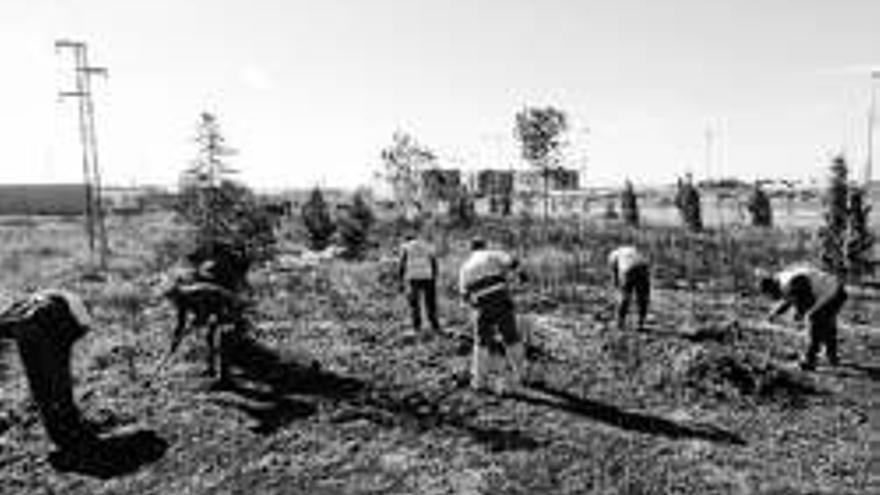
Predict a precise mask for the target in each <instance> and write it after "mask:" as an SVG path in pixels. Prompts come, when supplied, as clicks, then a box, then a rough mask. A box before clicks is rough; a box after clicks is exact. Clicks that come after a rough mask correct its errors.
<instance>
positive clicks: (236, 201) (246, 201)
mask: <svg viewBox="0 0 880 495" xmlns="http://www.w3.org/2000/svg"><path fill="white" fill-rule="evenodd" d="M176 211H177V213H178V214H179V215H180V216H181V217H183V219H184V220H185V221H186V222H187V223H190V224H192V225H193V226H194V227H195V229H196V242H195V244H196V249H200V248H204V247H206V246H213V245H215V244H218V243H220V244H229V245H231V246H234V247H235V248H236V249H238V250H240V251H242V252H243V254H244V255H245V257H246V258H247V259H248V260H249V261H251V262H263V261H266V260H269V259H271V258H272V257H273V256H274V254H275V246H276V238H275V223H274V219H273V217H272V215H271V214H270V213H269V212H267V211H266V209H265V208H262V207H260V205H259V202H258V201H257V198H256V196H255V195H254V194H253V192H252V191H251V190H250V189H249V188H248V187H246V186H244V185H242V184H239V183H236V182H233V181H231V180H223V181H222V182H221V183H220V185H219V186H218V187H211V186H204V185H191V186H188V187H186V188H184V190H183V191H182V193H181V195H180V198H179V201H178V203H177V205H176Z"/></svg>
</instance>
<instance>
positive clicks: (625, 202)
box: [620, 180, 639, 227]
mask: <svg viewBox="0 0 880 495" xmlns="http://www.w3.org/2000/svg"><path fill="white" fill-rule="evenodd" d="M620 211H621V213H622V214H623V222H624V223H625V224H627V225H631V226H633V227H636V226H638V225H639V205H638V198H637V197H636V192H635V190H634V189H633V185H632V182H630V181H629V180H627V181H626V182H625V183H624V185H623V191H622V192H621V193H620Z"/></svg>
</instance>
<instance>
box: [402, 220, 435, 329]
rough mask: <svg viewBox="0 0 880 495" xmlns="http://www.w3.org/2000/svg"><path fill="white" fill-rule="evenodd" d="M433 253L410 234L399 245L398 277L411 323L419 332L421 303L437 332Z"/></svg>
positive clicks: (421, 239)
mask: <svg viewBox="0 0 880 495" xmlns="http://www.w3.org/2000/svg"><path fill="white" fill-rule="evenodd" d="M437 274H438V268H437V255H436V253H435V251H434V247H433V246H432V245H431V244H429V243H428V242H427V241H426V240H425V239H424V238H422V236H420V235H418V234H411V235H409V236H407V238H406V242H404V243H403V245H402V246H401V248H400V263H399V277H400V281H401V283H402V284H403V290H404V291H405V292H406V295H407V300H408V301H409V307H410V312H411V314H412V325H413V329H414V330H415V331H416V332H419V331H421V326H422V303H424V306H425V312H426V313H427V314H428V321H429V322H430V324H431V329H432V330H434V332H439V331H440V323H439V322H438V320H437Z"/></svg>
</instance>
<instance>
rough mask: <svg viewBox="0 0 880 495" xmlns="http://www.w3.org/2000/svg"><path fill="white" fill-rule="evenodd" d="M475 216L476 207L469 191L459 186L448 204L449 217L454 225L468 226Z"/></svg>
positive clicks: (471, 223)
mask: <svg viewBox="0 0 880 495" xmlns="http://www.w3.org/2000/svg"><path fill="white" fill-rule="evenodd" d="M476 218H477V212H476V207H475V205H474V200H473V198H471V195H470V193H469V192H468V191H467V189H465V188H464V187H459V188H458V192H457V193H456V194H455V197H454V198H452V201H451V202H450V205H449V219H450V220H451V223H452V225H453V226H455V227H460V228H464V229H466V228H469V227H471V226H472V225H473V224H474V221H475V220H476Z"/></svg>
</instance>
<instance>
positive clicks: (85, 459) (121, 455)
mask: <svg viewBox="0 0 880 495" xmlns="http://www.w3.org/2000/svg"><path fill="white" fill-rule="evenodd" d="M167 449H168V442H167V441H166V440H164V439H163V438H161V437H159V436H158V435H157V434H156V433H155V432H154V431H151V430H138V431H133V432H128V433H123V434H117V435H109V436H105V437H103V438H100V439H98V440H97V442H96V443H94V444H92V445H90V446H89V447H88V448H84V449H81V450H77V451H75V452H74V451H65V450H57V451H55V452H52V453H50V454H49V463H50V464H51V465H52V467H53V468H55V469H56V470H58V471H61V472H73V473H79V474H83V475H86V476H93V477H96V478H101V479H110V478H115V477H119V476H124V475H126V474H131V473H134V472H135V471H137V470H138V469H140V468H141V467H142V466H144V465H147V464H151V463H153V462H156V461H158V460H159V459H161V458H162V456H163V455H165V451H166V450H167Z"/></svg>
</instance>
